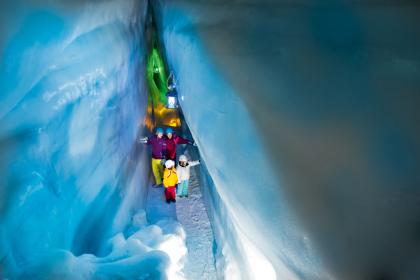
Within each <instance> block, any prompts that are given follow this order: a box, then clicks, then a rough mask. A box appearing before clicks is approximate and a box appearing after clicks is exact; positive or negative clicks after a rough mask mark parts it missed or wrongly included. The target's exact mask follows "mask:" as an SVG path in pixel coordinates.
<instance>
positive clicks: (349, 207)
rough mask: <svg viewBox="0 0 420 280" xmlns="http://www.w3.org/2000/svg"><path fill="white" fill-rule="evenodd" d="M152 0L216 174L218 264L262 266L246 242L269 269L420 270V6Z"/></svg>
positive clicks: (376, 273) (359, 275)
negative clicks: (222, 258) (222, 257)
mask: <svg viewBox="0 0 420 280" xmlns="http://www.w3.org/2000/svg"><path fill="white" fill-rule="evenodd" d="M155 10H156V12H157V14H158V18H159V24H160V32H161V36H162V38H163V42H164V45H165V48H166V56H167V58H168V61H169V66H170V67H171V68H172V69H173V70H174V71H175V75H176V76H177V79H178V87H179V94H180V103H181V106H182V109H183V112H184V115H185V119H186V121H187V123H188V125H189V127H190V129H191V132H192V134H193V136H194V138H195V140H196V141H197V142H198V144H199V147H200V151H201V154H202V157H203V160H204V161H205V164H206V166H207V168H208V171H209V175H210V176H211V180H210V179H209V180H208V181H210V183H209V186H210V187H211V186H212V183H211V181H212V182H213V183H214V185H213V187H214V188H213V189H209V190H207V193H209V194H210V195H211V199H210V200H211V204H213V207H214V208H213V211H214V212H213V213H211V214H210V216H212V217H213V224H214V225H215V232H216V235H217V236H218V239H219V240H218V245H219V252H220V251H221V252H222V253H223V254H224V255H225V260H226V262H227V263H226V264H225V269H226V275H227V276H232V275H235V273H237V274H241V275H240V276H238V277H244V276H245V275H247V276H249V277H250V278H255V273H258V272H263V271H268V272H269V271H270V267H269V266H270V265H268V264H267V262H264V258H262V257H257V258H254V260H255V259H258V260H261V264H260V265H258V262H253V261H252V255H253V252H258V253H257V255H258V254H262V255H263V256H264V257H265V260H266V261H267V260H268V262H269V263H271V266H272V267H273V268H274V270H275V272H276V276H277V278H278V279H291V278H294V277H297V278H300V279H328V278H330V277H331V278H336V279H384V278H386V279H394V278H398V279H414V278H416V276H418V275H420V272H419V271H418V270H417V269H418V267H420V265H419V261H420V255H419V252H420V250H419V249H420V239H419V235H418V224H419V222H420V189H419V188H418V186H419V183H420V176H419V175H418V166H419V158H420V154H419V153H420V149H419V148H420V147H419V146H420V137H419V136H420V133H419V126H418V123H419V120H420V113H419V110H418V108H419V105H420V96H419V92H420V53H419V52H420V51H419V50H420V42H419V40H420V34H419V33H420V29H419V28H418V26H420V18H419V17H418V14H419V12H420V10H419V6H418V5H417V4H416V3H415V2H414V1H404V2H401V3H396V2H395V3H393V2H390V1H305V0H304V1H268V0H267V1H264V0H263V1H250V0H249V1H241V0H239V1H231V2H228V1H219V0H214V1H187V0H179V1H164V0H161V1H158V5H155ZM210 212H211V211H210ZM244 241H245V242H244ZM246 241H249V242H250V244H246ZM252 246H253V247H254V248H253V249H250V248H249V247H252ZM247 247H248V248H247ZM229 263H230V264H229ZM235 263H236V264H235ZM235 266H236V269H235ZM410 277H411V278H410ZM264 279H267V278H264Z"/></svg>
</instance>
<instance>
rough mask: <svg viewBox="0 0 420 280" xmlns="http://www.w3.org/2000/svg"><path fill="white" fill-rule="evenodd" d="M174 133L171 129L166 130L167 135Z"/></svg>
mask: <svg viewBox="0 0 420 280" xmlns="http://www.w3.org/2000/svg"><path fill="white" fill-rule="evenodd" d="M173 133H174V130H173V129H172V128H171V127H168V128H167V129H166V134H173Z"/></svg>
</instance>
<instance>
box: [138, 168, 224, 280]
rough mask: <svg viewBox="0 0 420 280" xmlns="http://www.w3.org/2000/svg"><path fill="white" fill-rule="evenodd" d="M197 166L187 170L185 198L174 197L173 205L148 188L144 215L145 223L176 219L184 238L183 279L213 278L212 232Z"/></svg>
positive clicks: (160, 192) (204, 279)
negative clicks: (180, 225)
mask: <svg viewBox="0 0 420 280" xmlns="http://www.w3.org/2000/svg"><path fill="white" fill-rule="evenodd" d="M197 170H198V167H195V168H191V179H190V186H189V197H188V198H177V202H176V203H170V204H167V203H166V202H165V198H164V194H163V188H153V187H149V192H148V196H147V205H146V214H147V219H148V221H149V223H156V222H158V221H159V220H161V219H168V218H169V219H177V220H178V221H179V222H180V223H181V224H182V226H183V228H184V230H185V232H186V235H187V238H186V243H187V244H186V245H187V248H188V253H187V259H186V262H185V266H184V274H185V277H186V279H189V280H197V279H200V280H201V279H202V280H206V279H217V276H216V268H215V260H214V255H213V250H212V248H213V243H214V237H213V231H212V229H211V225H210V221H209V218H208V215H207V212H206V208H205V206H204V201H203V198H202V195H201V191H200V187H199V181H198V178H197V173H196V172H197Z"/></svg>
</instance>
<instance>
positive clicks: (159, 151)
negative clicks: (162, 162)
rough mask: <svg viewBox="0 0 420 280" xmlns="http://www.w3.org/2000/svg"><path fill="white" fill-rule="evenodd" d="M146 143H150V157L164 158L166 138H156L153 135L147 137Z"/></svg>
mask: <svg viewBox="0 0 420 280" xmlns="http://www.w3.org/2000/svg"><path fill="white" fill-rule="evenodd" d="M146 144H147V145H152V158H154V159H164V158H165V155H166V139H165V137H162V138H158V137H157V136H156V135H154V136H153V137H152V138H150V139H148V140H147V142H146Z"/></svg>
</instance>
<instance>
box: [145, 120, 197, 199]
mask: <svg viewBox="0 0 420 280" xmlns="http://www.w3.org/2000/svg"><path fill="white" fill-rule="evenodd" d="M140 141H141V142H142V143H145V144H147V145H151V146H152V171H153V176H154V177H155V185H154V187H160V186H161V185H162V184H163V186H164V188H165V198H166V202H167V203H171V202H176V197H177V196H179V197H184V196H185V197H188V182H189V179H190V167H191V166H195V165H198V164H199V163H200V161H189V160H188V158H187V156H186V155H181V156H180V157H179V161H178V165H177V166H175V162H176V147H177V145H179V144H189V145H195V144H194V142H193V141H191V140H188V139H185V138H182V137H181V136H178V135H176V134H175V133H174V131H173V129H172V128H170V127H168V128H167V129H166V131H164V129H163V128H160V127H159V128H157V129H156V133H155V135H154V136H153V137H151V138H148V137H145V138H142V139H141V140H140Z"/></svg>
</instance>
